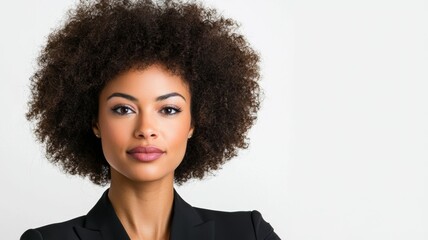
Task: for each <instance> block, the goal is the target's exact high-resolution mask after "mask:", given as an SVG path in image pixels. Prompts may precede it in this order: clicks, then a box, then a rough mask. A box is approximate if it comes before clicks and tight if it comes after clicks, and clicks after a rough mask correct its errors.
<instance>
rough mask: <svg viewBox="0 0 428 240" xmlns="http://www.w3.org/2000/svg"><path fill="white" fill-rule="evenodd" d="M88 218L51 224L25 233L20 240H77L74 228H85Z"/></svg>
mask: <svg viewBox="0 0 428 240" xmlns="http://www.w3.org/2000/svg"><path fill="white" fill-rule="evenodd" d="M85 218H86V216H81V217H77V218H73V219H71V220H68V221H65V222H59V223H54V224H49V225H46V226H42V227H39V228H35V229H28V230H27V231H25V232H24V233H23V234H22V236H21V238H20V240H42V239H43V240H49V239H62V240H75V239H76V240H77V239H78V238H77V235H76V233H75V230H74V228H75V227H77V226H80V227H81V226H83V224H84V222H85Z"/></svg>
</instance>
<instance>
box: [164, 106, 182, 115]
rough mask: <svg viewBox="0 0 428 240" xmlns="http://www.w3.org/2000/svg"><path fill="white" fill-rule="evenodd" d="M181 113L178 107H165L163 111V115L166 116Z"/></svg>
mask: <svg viewBox="0 0 428 240" xmlns="http://www.w3.org/2000/svg"><path fill="white" fill-rule="evenodd" d="M180 112H181V109H180V108H177V107H164V108H162V110H161V113H162V114H165V115H175V114H178V113H180Z"/></svg>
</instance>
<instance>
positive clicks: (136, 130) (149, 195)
mask: <svg viewBox="0 0 428 240" xmlns="http://www.w3.org/2000/svg"><path fill="white" fill-rule="evenodd" d="M235 28H236V24H235V22H234V21H233V20H231V19H225V18H223V17H221V16H218V15H217V14H216V12H215V11H214V10H212V9H205V8H204V7H203V6H201V5H199V4H195V3H182V2H173V1H166V2H164V3H153V2H151V1H148V0H147V1H135V2H131V1H110V0H99V1H96V2H93V3H92V2H85V1H82V2H80V3H79V4H78V6H77V8H76V9H75V10H73V11H70V12H69V17H68V20H67V21H66V22H65V24H64V25H63V26H62V27H61V28H60V29H58V30H56V31H54V32H53V33H52V34H51V35H50V36H49V38H48V43H47V45H46V47H45V48H44V50H43V51H42V54H41V56H40V58H39V69H38V71H37V72H36V73H35V74H34V76H33V78H32V99H31V101H30V109H29V111H28V113H27V118H28V119H29V120H35V121H36V130H35V133H36V135H37V137H38V139H39V140H40V141H41V142H43V143H45V145H46V152H47V156H48V158H49V160H50V161H51V162H53V163H56V164H59V165H60V166H61V167H62V168H63V170H65V171H66V172H68V173H70V174H78V175H81V176H84V177H88V178H89V179H90V180H91V181H92V182H94V183H95V184H99V185H106V184H110V188H109V189H108V190H107V191H105V193H104V194H103V196H102V197H101V199H100V200H99V201H98V203H97V204H96V205H95V206H94V207H93V209H92V210H91V211H89V213H88V214H87V215H85V216H81V217H78V218H75V219H72V220H69V221H66V222H62V223H56V224H52V225H48V226H44V227H40V228H37V229H30V230H28V231H26V232H25V233H24V234H23V235H22V237H21V239H279V237H278V236H277V235H276V234H275V233H274V231H273V228H272V227H271V226H270V225H269V224H268V223H267V222H265V221H264V220H263V218H262V217H261V214H260V213H259V212H257V211H252V212H234V213H227V212H220V211H213V210H208V209H200V208H194V207H192V206H190V205H189V204H187V203H186V202H185V201H184V200H183V199H181V198H180V196H179V195H178V194H177V193H176V192H175V191H174V188H173V184H174V181H175V182H176V183H177V184H181V183H184V182H185V181H187V180H188V179H191V178H199V179H201V178H203V177H204V175H205V173H207V172H209V171H212V170H215V169H218V168H219V167H220V166H221V165H222V164H223V163H224V162H225V161H227V160H229V159H231V158H232V157H234V156H235V155H236V153H237V150H238V149H240V148H246V147H247V142H246V133H247V132H248V130H249V128H250V127H251V126H252V124H253V122H254V120H255V118H256V112H257V110H258V108H259V86H258V83H257V81H258V79H259V72H258V71H259V69H258V61H259V58H258V55H257V54H256V53H255V52H254V50H252V49H251V48H250V47H249V46H248V44H247V42H246V41H245V40H244V38H243V36H241V35H239V34H237V33H236V32H234V30H235Z"/></svg>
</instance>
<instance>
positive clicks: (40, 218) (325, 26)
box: [0, 0, 428, 240]
mask: <svg viewBox="0 0 428 240" xmlns="http://www.w3.org/2000/svg"><path fill="white" fill-rule="evenodd" d="M204 2H205V3H206V4H207V5H208V6H212V7H215V8H217V9H218V11H219V12H220V13H221V14H223V15H224V16H227V17H231V18H233V19H235V20H237V21H238V22H240V23H241V24H242V27H241V28H240V29H241V32H242V33H243V34H244V35H245V36H246V37H247V39H248V41H249V42H250V44H251V45H252V46H253V47H254V48H255V49H256V50H257V51H258V52H259V53H260V54H261V57H262V62H261V73H262V79H261V85H262V88H263V89H264V101H263V105H262V109H261V111H260V113H259V118H258V121H257V123H256V125H255V126H254V128H253V129H252V130H251V132H250V135H249V136H250V138H251V142H250V148H249V149H248V150H244V151H241V152H240V155H239V156H238V157H237V158H235V159H233V160H232V161H230V162H228V163H227V164H226V165H224V167H223V169H222V170H220V171H217V172H215V173H214V174H213V175H212V176H209V177H207V178H206V179H205V180H203V181H190V182H188V183H186V184H185V185H183V186H181V187H177V191H178V192H179V193H180V194H181V195H182V197H183V198H184V199H185V200H186V201H187V202H189V203H190V204H192V205H194V206H199V207H204V208H211V209H220V210H227V211H228V210H230V211H234V210H252V209H257V210H259V211H260V212H262V214H263V216H264V218H265V219H266V220H267V221H268V222H270V223H271V225H272V226H273V227H274V228H275V231H276V232H277V234H278V235H279V236H280V237H281V238H283V239H290V240H309V239H316V240H323V239H325V240H327V239H328V240H343V239H355V240H356V239H358V240H360V239H373V240H375V239H376V240H378V239H393V240H395V239H397V240H398V239H412V240H426V239H428V204H427V203H428V177H427V176H428V174H427V173H428V161H427V160H428V148H427V146H428V126H427V125H428V124H427V123H428V106H427V105H428V3H427V1H425V0H421V1H418V0H370V1H369V0H359V1H349V0H348V1H343V0H342V1H339V0H325V1H315V0H290V1H284V0H266V1H245V0H233V1H232V0H206V1H204ZM74 3H75V1H66V0H61V1H59V0H31V1H30V0H24V1H3V2H2V3H1V4H0V33H1V38H0V78H1V80H0V81H1V87H0V103H1V107H0V112H1V115H0V116H1V118H0V133H1V134H0V159H1V167H0V184H1V185H0V189H1V195H0V234H1V237H0V238H1V239H18V238H19V236H20V234H22V232H23V231H24V230H26V229H28V228H33V227H38V226H41V225H45V224H49V223H54V222H59V221H64V220H68V219H70V218H73V217H77V216H80V215H83V214H86V213H87V212H88V211H89V210H90V208H91V207H92V206H93V205H94V204H95V203H96V201H97V200H98V198H99V197H100V196H101V194H102V192H103V191H104V190H105V187H104V188H103V187H98V186H95V185H93V184H92V183H90V181H89V180H87V179H82V178H80V177H76V176H67V175H65V174H63V173H62V172H61V171H60V170H59V169H58V168H56V167H55V166H53V165H52V164H50V163H49V162H47V160H46V159H45V157H44V150H43V148H42V146H41V145H40V144H38V143H37V142H36V141H35V138H34V137H33V134H32V132H31V128H30V124H29V123H28V122H27V121H26V120H25V117H24V114H25V112H26V110H27V106H26V103H27V101H28V97H29V88H28V87H29V77H30V76H31V75H32V74H33V72H34V70H35V67H36V62H35V59H36V57H37V56H38V54H39V51H40V49H41V47H42V46H43V45H44V43H45V41H46V37H47V35H48V33H49V32H51V31H52V30H53V29H54V28H55V27H57V26H58V25H59V24H60V23H61V22H62V21H63V19H64V15H65V11H66V10H67V9H68V8H70V7H72V6H73V4H74Z"/></svg>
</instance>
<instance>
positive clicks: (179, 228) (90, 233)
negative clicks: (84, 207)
mask: <svg viewBox="0 0 428 240" xmlns="http://www.w3.org/2000/svg"><path fill="white" fill-rule="evenodd" d="M75 230H76V233H77V234H78V235H79V237H80V239H82V240H86V239H88V240H89V239H91V240H101V239H103V240H117V239H124V240H129V239H130V238H129V237H128V234H127V233H126V231H125V229H124V227H123V226H122V224H121V223H120V220H119V218H118V217H117V215H116V213H115V211H114V209H113V206H112V205H111V202H110V200H109V198H108V189H107V190H106V191H105V192H104V194H103V195H102V197H101V198H100V200H98V202H97V204H95V206H94V207H93V208H92V209H91V210H90V211H89V213H88V214H87V215H86V222H85V224H84V226H83V227H80V226H76V227H75ZM170 236H171V237H170V239H171V240H179V239H188V240H193V239H194V240H196V239H198V240H199V239H207V240H210V239H211V240H213V239H214V221H213V220H208V221H205V220H204V219H202V218H201V216H200V215H199V214H198V212H197V211H196V210H195V209H194V208H193V207H192V206H190V205H189V204H188V203H186V202H185V201H184V200H183V199H182V198H181V197H180V195H178V193H177V192H176V191H175V189H174V203H173V210H172V223H171V235H170Z"/></svg>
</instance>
